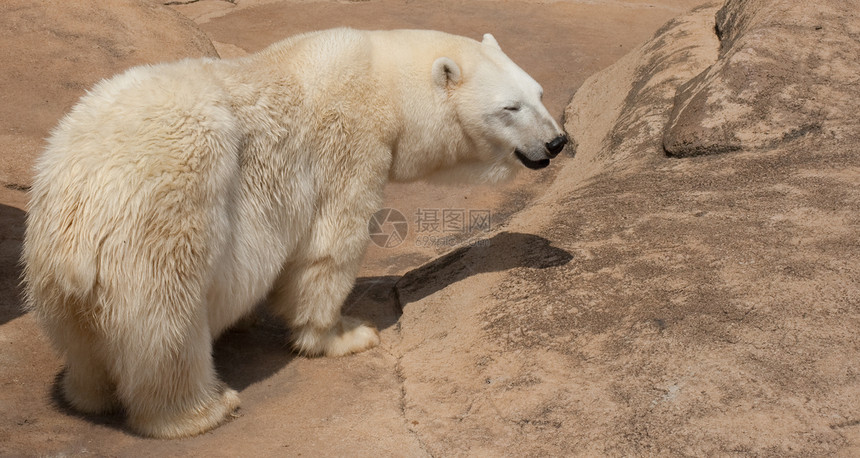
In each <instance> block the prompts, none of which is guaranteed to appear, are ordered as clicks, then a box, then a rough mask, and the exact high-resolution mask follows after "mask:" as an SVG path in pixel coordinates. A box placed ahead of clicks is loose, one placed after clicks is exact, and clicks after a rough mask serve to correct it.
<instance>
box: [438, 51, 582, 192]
mask: <svg viewBox="0 0 860 458" xmlns="http://www.w3.org/2000/svg"><path fill="white" fill-rule="evenodd" d="M475 51H476V52H477V53H478V58H468V57H467V58H461V59H459V60H460V63H459V64H458V63H457V62H455V60H454V59H451V58H449V57H440V58H438V59H436V60H435V62H434V63H433V68H432V72H433V82H434V84H435V85H436V87H437V90H438V91H439V93H440V97H443V98H445V99H447V102H449V104H450V106H451V107H452V110H453V111H454V113H453V115H454V116H456V119H457V121H458V123H459V125H460V126H461V128H462V132H463V134H464V135H465V137H466V138H467V140H468V143H469V146H470V147H469V148H468V151H466V152H464V154H465V155H466V157H460V158H458V165H459V166H458V167H456V169H459V171H460V172H465V173H466V174H467V175H468V178H469V179H470V180H471V181H475V180H477V181H482V182H498V181H502V180H505V179H508V178H510V177H511V176H513V175H514V173H515V172H516V170H517V169H519V168H521V167H522V166H523V165H524V166H526V167H528V168H530V169H541V168H544V167H546V166H547V165H549V161H550V159H552V158H554V157H555V156H557V155H558V154H559V153H560V152H561V150H562V149H563V148H564V146H565V144H566V143H567V136H566V135H565V134H564V131H563V130H562V129H561V128H560V127H559V125H558V123H557V122H556V120H555V119H553V117H552V116H551V115H550V114H549V112H548V111H547V109H546V107H544V105H543V103H542V102H541V98H542V96H543V89H542V88H541V86H540V85H539V84H538V83H537V82H536V81H535V80H534V79H533V78H532V77H531V76H529V75H528V74H527V73H526V72H525V71H523V70H522V69H521V68H520V67H518V66H517V65H516V64H515V63H514V62H513V61H511V59H510V58H508V56H506V55H505V54H504V53H503V52H502V49H501V48H500V47H499V44H498V42H496V39H495V38H494V37H493V36H492V35H490V34H485V35H484V38H483V41H482V42H481V43H480V44H479V46H478V47H477V49H476V50H475ZM456 175H463V173H457V174H456Z"/></svg>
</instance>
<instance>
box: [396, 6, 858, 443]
mask: <svg viewBox="0 0 860 458" xmlns="http://www.w3.org/2000/svg"><path fill="white" fill-rule="evenodd" d="M774 3H778V2H774ZM827 5H830V7H832V5H833V4H832V3H826V4H825V10H826V9H827V7H828V6H827ZM718 11H719V6H709V7H703V8H699V9H697V10H695V11H694V12H692V13H691V14H690V15H687V16H684V17H681V18H678V19H676V20H675V21H672V22H671V23H669V24H668V25H667V26H666V27H664V28H663V29H662V30H660V31H659V32H658V33H657V34H656V35H655V36H654V37H653V38H652V39H651V40H650V41H649V42H647V43H645V44H644V45H642V46H641V47H639V48H638V49H636V50H635V51H633V53H631V54H630V55H628V56H626V57H624V58H623V59H622V60H621V61H619V62H618V63H617V64H615V65H613V66H611V67H609V68H607V69H606V70H604V71H601V72H599V73H598V74H596V75H594V76H593V77H591V78H589V79H588V80H587V81H586V82H585V83H584V84H583V86H582V87H581V88H580V89H579V91H578V92H577V94H576V95H575V96H574V98H573V100H572V103H571V105H570V106H569V107H568V109H567V110H566V123H565V126H566V128H567V130H568V132H569V133H570V134H571V135H573V136H574V138H575V139H576V141H577V143H578V149H577V156H576V157H575V158H574V159H572V160H568V161H567V162H562V163H561V164H562V166H563V167H562V169H561V170H559V171H558V174H557V176H556V178H555V180H554V181H553V182H552V183H549V184H548V185H547V186H546V188H545V189H544V190H543V194H541V195H539V196H538V197H536V198H535V199H534V200H533V201H532V202H531V203H530V204H529V205H527V206H526V208H525V209H524V210H522V211H521V212H518V213H516V214H515V215H513V216H512V218H511V220H510V222H509V223H508V224H507V225H506V226H505V231H506V232H505V233H499V234H497V235H496V236H494V237H492V238H489V241H490V242H491V243H490V244H489V245H487V246H484V247H469V248H461V249H459V250H456V251H453V252H452V253H450V254H449V255H447V256H445V257H442V258H439V259H437V260H435V261H432V262H430V263H428V264H427V265H425V266H424V267H422V268H420V269H417V270H415V271H413V272H410V273H408V274H406V275H404V277H403V278H402V279H401V280H400V281H399V282H397V284H396V290H397V292H398V299H399V302H400V304H401V306H402V309H403V316H402V317H401V318H400V321H399V324H400V326H401V334H400V336H401V338H402V340H401V341H400V342H399V344H398V345H397V347H396V348H395V350H396V351H398V353H396V354H397V355H398V357H399V359H398V362H399V374H400V375H401V377H402V378H403V406H404V414H405V416H406V418H407V419H408V420H410V421H411V422H413V425H414V427H413V428H412V429H413V430H414V431H415V432H416V433H417V435H418V436H419V437H420V438H421V440H422V443H423V444H424V446H425V447H426V449H427V450H429V451H430V453H431V454H434V455H450V454H456V453H458V452H460V451H464V450H467V451H468V453H471V454H476V455H503V454H504V455H549V456H556V455H570V456H580V455H581V456H604V455H612V456H615V455H620V456H639V455H648V456H651V455H654V456H675V455H692V456H712V455H728V454H736V453H738V452H739V451H740V452H741V453H743V454H749V455H777V456H783V455H803V456H806V455H809V456H820V455H836V454H843V455H845V456H854V455H856V454H857V452H858V450H860V428H858V421H857V414H856V412H857V411H858V410H860V378H858V377H857V374H860V365H858V364H860V363H858V362H860V337H858V336H857V333H856V329H857V327H858V326H860V307H858V299H857V298H858V297H860V243H858V240H860V229H858V228H860V180H858V176H859V175H858V171H860V131H858V130H857V129H855V128H854V127H853V125H852V124H851V122H852V121H851V120H852V117H856V113H857V109H856V107H857V102H856V98H855V97H853V95H852V94H851V91H852V90H853V88H854V86H852V85H844V84H841V83H840V84H835V85H834V86H835V87H834V88H829V87H824V88H821V87H818V86H815V85H814V84H813V82H812V80H810V79H804V78H805V77H803V75H799V76H796V77H793V78H795V79H790V78H788V76H787V75H785V77H784V78H780V79H773V80H772V81H771V80H768V81H769V82H770V83H772V86H770V87H768V88H766V89H767V90H764V89H762V90H759V91H758V92H756V94H763V96H769V95H770V94H783V93H799V94H806V93H809V92H806V91H807V89H808V90H809V91H816V92H814V94H815V95H816V97H818V98H817V99H816V100H814V101H812V102H814V103H816V104H820V105H821V106H823V107H832V109H831V111H828V112H826V113H825V114H823V115H822V116H821V117H820V118H819V117H816V116H814V112H812V111H810V112H804V111H803V110H802V108H803V107H805V106H806V105H802V106H801V107H800V108H798V110H796V111H800V113H794V114H797V116H798V118H797V119H799V120H800V122H797V121H791V120H790V119H787V118H786V115H787V113H788V112H789V111H790V108H791V107H792V106H794V105H784V106H781V107H782V108H779V107H780V106H778V107H777V108H778V110H777V109H775V110H767V106H768V104H769V103H771V101H770V99H767V98H764V99H755V98H751V99H749V100H747V101H744V100H742V97H741V96H737V98H735V99H731V100H734V102H733V103H741V102H744V103H746V104H747V105H748V106H751V107H753V109H755V110H761V113H762V117H761V118H760V119H759V120H758V121H757V122H765V123H768V124H767V125H770V126H776V127H774V128H779V129H783V130H779V131H774V132H771V131H767V132H763V133H762V132H755V131H753V130H752V128H751V127H745V126H752V125H753V124H744V123H747V122H751V121H750V120H748V119H746V118H733V117H730V116H729V112H728V111H727V110H728V108H726V106H724V105H722V104H719V103H714V104H712V105H703V106H701V107H700V108H699V109H698V111H695V112H688V113H693V114H695V115H696V116H698V117H697V118H695V119H697V120H698V119H705V120H714V121H713V122H717V121H719V122H722V123H723V124H724V125H726V126H728V125H730V124H731V126H735V127H737V129H738V130H737V135H738V136H737V138H739V139H741V140H742V141H740V142H738V143H736V144H733V143H729V142H727V141H724V140H720V142H717V143H715V144H716V145H722V146H723V147H724V146H726V145H728V146H729V147H731V149H732V150H734V151H736V153H735V154H729V155H710V156H707V155H706V156H702V157H696V158H691V159H686V160H678V159H675V158H672V157H667V156H666V154H665V151H664V149H663V143H664V141H663V139H664V136H666V135H667V133H666V132H667V126H669V127H668V128H669V129H672V128H675V127H674V126H675V125H676V124H678V125H680V124H681V123H684V122H690V121H689V120H688V119H687V118H686V116H687V115H686V114H684V113H683V111H686V110H687V109H688V108H687V107H688V105H685V104H684V98H683V97H684V94H686V91H688V90H690V89H691V88H694V87H698V86H697V83H698V82H699V81H702V82H707V83H708V84H710V86H707V87H713V88H716V87H734V86H732V85H733V84H735V83H736V80H735V79H734V78H736V74H735V73H733V71H734V70H733V69H734V68H738V67H736V63H732V64H726V63H724V62H723V61H724V59H725V56H732V55H737V54H738V53H740V52H741V51H739V50H742V49H747V48H745V47H746V46H749V45H750V38H749V37H750V34H753V33H754V31H755V30H756V27H757V25H756V24H757V21H762V20H765V19H766V18H770V17H783V19H782V20H783V21H785V23H789V22H791V21H796V22H802V21H804V20H805V19H804V18H805V17H806V16H807V15H808V14H807V13H806V12H805V11H803V9H792V10H791V11H790V12H787V13H785V15H784V16H779V15H772V14H771V13H772V11H769V10H767V9H766V8H764V7H762V6H761V4H759V3H756V2H752V1H750V2H746V3H742V4H738V3H735V2H733V1H730V2H729V3H728V6H726V7H725V8H723V9H722V12H721V13H719V17H720V18H724V17H730V18H731V19H721V21H724V22H725V21H728V22H732V21H733V22H734V23H737V24H741V25H740V26H731V27H728V26H727V27H725V28H724V29H722V30H724V31H725V32H723V33H722V39H721V37H720V36H718V35H717V34H716V31H715V27H714V24H715V23H716V20H715V17H717V12H718ZM726 11H730V12H731V14H729V15H727V13H726ZM728 22H726V23H728ZM848 22H850V21H848ZM851 26H852V25H846V24H845V23H844V22H843V21H841V20H835V21H833V22H832V23H824V24H823V26H822V27H823V28H830V27H832V28H838V27H844V28H850V27H851ZM732 27H739V28H738V29H737V31H736V32H729V31H730V30H736V29H733V28H732ZM812 30H813V31H814V27H813V28H812ZM777 31H778V30H777ZM774 33H775V32H774ZM805 33H806V31H805V30H799V31H798V36H799V39H801V40H802V39H803V37H805V36H806V35H805ZM782 40H783V41H784V42H791V40H792V35H791V33H790V29H789V31H788V32H787V33H786V34H784V35H782ZM843 45H844V44H843V43H830V42H822V45H821V48H820V49H816V50H815V53H817V54H820V55H828V54H833V55H834V56H835V55H839V54H840V53H841V52H842V51H841V50H844V49H845V48H844V46H843ZM773 46H774V52H781V51H780V50H781V49H783V47H784V46H783V44H779V45H773ZM736 48H737V49H738V50H736ZM768 53H770V51H769V48H761V47H759V48H756V51H755V54H756V55H769V54H768ZM801 54H802V52H801ZM833 62H834V65H837V66H849V67H850V64H849V63H845V62H840V61H839V60H834V61H833ZM716 68H723V69H726V72H727V73H720V72H717V73H714V75H713V76H712V77H711V79H707V78H705V77H704V76H699V75H709V74H710V73H709V72H711V71H713V70H714V69H716ZM740 68H743V67H740ZM730 70H731V71H730ZM834 73H835V71H834ZM807 84H812V87H810V88H807V87H806V86H804V85H807ZM703 87H705V86H703ZM676 95H677V96H676ZM732 97H735V96H732ZM704 100H707V98H705V99H704ZM777 101H783V100H782V99H777ZM773 103H775V102H773ZM689 106H692V105H689ZM676 107H681V108H682V109H681V110H679V112H678V113H676V111H675V110H676ZM786 107H788V108H786ZM780 110H782V111H780ZM673 113H675V114H674V115H673ZM673 116H674V117H673ZM670 119H671V120H672V121H674V122H673V123H671V124H670ZM809 123H813V124H814V123H818V124H820V125H821V126H822V127H821V129H820V131H819V130H808V129H802V127H803V126H804V125H807V124H809ZM791 126H795V127H791ZM735 127H732V128H735ZM796 128H801V129H800V130H799V131H798V132H797V133H794V134H792V132H793V129H796ZM726 129H728V128H726ZM743 129H749V130H747V131H744V130H743ZM727 131H728V130H727ZM679 132H680V131H679ZM743 132H747V133H748V134H749V135H748V137H747V136H745V135H746V134H743ZM786 133H788V134H787V135H786ZM753 134H755V135H753ZM759 134H766V135H770V137H767V136H766V135H760V136H758V137H757V136H756V135H759ZM733 135H734V133H733ZM750 139H752V140H750ZM753 140H754V141H753ZM525 254H529V256H526V255H525Z"/></svg>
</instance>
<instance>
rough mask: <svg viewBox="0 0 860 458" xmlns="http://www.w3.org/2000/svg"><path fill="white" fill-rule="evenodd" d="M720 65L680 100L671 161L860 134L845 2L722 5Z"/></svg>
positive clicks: (667, 139)
mask: <svg viewBox="0 0 860 458" xmlns="http://www.w3.org/2000/svg"><path fill="white" fill-rule="evenodd" d="M716 31H717V33H718V35H719V36H720V43H721V45H720V56H719V59H718V60H717V61H716V62H715V63H714V65H712V66H711V67H710V68H708V69H707V70H706V71H705V72H703V73H702V74H700V75H698V76H697V77H696V78H693V79H692V80H690V81H689V82H688V83H686V84H685V85H684V86H683V87H681V88H680V90H679V91H678V98H677V100H676V101H675V104H674V109H673V111H672V115H671V119H670V122H669V126H668V128H667V129H666V134H665V136H664V139H663V140H664V145H665V148H666V152H667V153H668V154H670V155H672V156H696V155H702V154H714V153H721V152H727V151H737V150H741V149H756V148H768V147H773V146H776V145H778V144H779V143H781V142H784V141H790V140H793V139H795V138H797V137H801V136H805V135H817V136H829V137H836V138H841V139H844V138H846V134H847V133H848V131H851V132H854V133H856V132H858V131H860V118H858V116H857V112H858V110H860V105H858V103H857V102H858V98H860V95H858V94H860V84H858V79H857V78H858V75H860V59H858V56H860V8H858V6H857V4H852V2H844V1H825V2H816V3H815V4H814V5H812V4H809V3H805V2H797V1H794V0H777V1H774V0H729V1H728V2H726V4H725V5H724V6H723V7H722V8H721V9H720V11H719V12H718V14H717V16H716Z"/></svg>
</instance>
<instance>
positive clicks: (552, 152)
mask: <svg viewBox="0 0 860 458" xmlns="http://www.w3.org/2000/svg"><path fill="white" fill-rule="evenodd" d="M566 144H567V135H559V136H558V137H555V138H553V139H552V141H550V142H549V143H547V144H546V150H547V151H549V157H551V158H552V157H556V156H558V153H560V152H561V150H563V149H564V145H566Z"/></svg>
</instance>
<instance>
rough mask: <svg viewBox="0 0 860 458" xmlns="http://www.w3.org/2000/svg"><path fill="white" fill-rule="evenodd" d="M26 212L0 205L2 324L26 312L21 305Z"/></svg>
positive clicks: (0, 316)
mask: <svg viewBox="0 0 860 458" xmlns="http://www.w3.org/2000/svg"><path fill="white" fill-rule="evenodd" d="M25 220H26V213H24V212H23V211H21V210H19V209H17V208H15V207H9V206H6V205H0V325H3V324H5V323H7V322H9V321H12V320H14V319H15V318H18V317H19V316H21V315H23V314H24V310H23V309H22V307H21V305H22V304H21V294H20V289H19V287H18V285H19V284H20V282H21V264H20V263H19V259H21V243H22V242H23V240H24V223H25Z"/></svg>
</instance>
